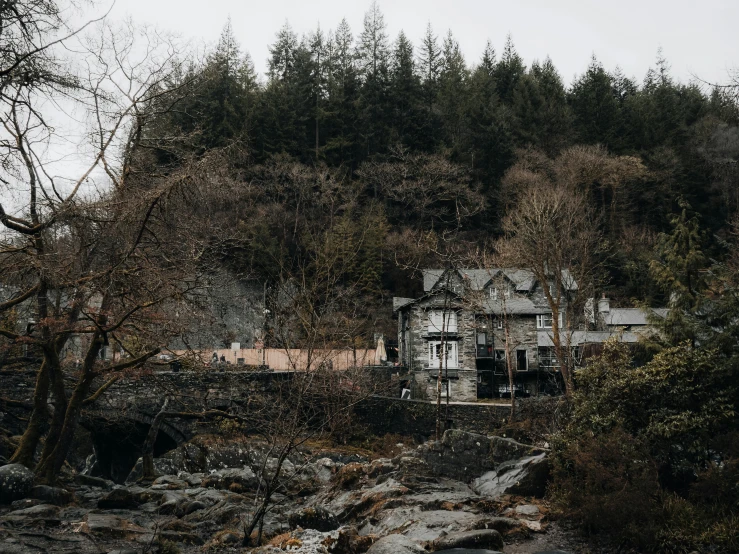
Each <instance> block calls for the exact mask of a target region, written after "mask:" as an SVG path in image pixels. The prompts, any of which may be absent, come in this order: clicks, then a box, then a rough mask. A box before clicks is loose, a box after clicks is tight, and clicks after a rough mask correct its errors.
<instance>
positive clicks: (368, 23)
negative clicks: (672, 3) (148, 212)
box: [149, 4, 739, 305]
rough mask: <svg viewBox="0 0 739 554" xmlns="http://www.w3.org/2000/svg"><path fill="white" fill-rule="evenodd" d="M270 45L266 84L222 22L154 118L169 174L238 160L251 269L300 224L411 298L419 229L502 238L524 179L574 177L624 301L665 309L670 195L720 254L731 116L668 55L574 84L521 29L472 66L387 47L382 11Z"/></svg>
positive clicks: (373, 284) (730, 108) (731, 102)
mask: <svg viewBox="0 0 739 554" xmlns="http://www.w3.org/2000/svg"><path fill="white" fill-rule="evenodd" d="M269 51H270V53H271V55H270V58H269V60H268V72H267V75H266V78H264V79H263V78H260V77H259V76H258V75H257V74H256V72H255V70H254V65H253V63H252V61H251V59H250V57H249V55H248V53H246V52H243V51H242V49H241V48H240V45H239V44H238V42H237V40H236V39H235V37H234V34H233V31H232V28H231V26H230V22H229V23H228V24H227V25H226V26H225V28H224V30H223V33H222V36H221V38H220V40H219V41H218V43H217V45H216V46H215V48H214V49H213V51H212V52H211V53H210V54H209V55H208V56H207V58H206V59H205V61H204V62H203V63H202V64H194V63H191V62H190V63H189V64H188V65H186V66H183V69H182V71H181V72H180V74H179V76H178V77H177V78H175V79H174V82H173V83H172V85H173V86H174V87H182V90H183V91H184V92H183V94H182V98H181V99H180V101H179V102H178V103H177V106H176V109H175V110H173V111H168V112H166V114H165V115H164V116H161V117H160V119H161V121H159V122H158V124H157V125H154V126H151V125H150V126H149V128H152V127H153V128H155V129H156V132H155V134H156V135H157V137H159V136H161V130H162V126H164V128H165V129H169V130H175V131H176V133H175V136H177V137H179V138H180V139H181V140H179V141H172V140H169V141H168V142H167V143H166V144H162V141H161V140H159V139H157V140H156V144H155V148H154V151H155V152H156V159H155V160H150V163H153V164H155V165H157V166H158V167H160V168H162V167H164V168H167V167H172V166H176V165H178V164H180V163H181V161H182V159H184V158H185V157H188V156H200V155H204V154H205V153H207V152H212V151H214V149H225V150H226V151H228V160H229V162H228V163H229V164H230V166H229V167H230V170H229V171H230V175H231V176H232V177H233V178H235V179H237V180H239V181H240V182H242V183H243V184H244V187H243V189H242V192H243V195H244V198H242V200H244V204H243V205H240V206H238V207H235V205H232V207H231V208H229V210H228V212H230V213H227V214H226V213H224V214H221V217H222V218H223V220H224V221H234V222H238V225H239V226H240V229H241V230H242V231H243V234H242V236H241V238H242V239H243V238H245V237H246V238H248V239H249V240H247V242H246V243H244V242H243V241H241V240H240V241H237V242H239V244H240V247H244V248H245V250H244V251H242V254H246V255H247V257H248V258H249V259H250V260H251V261H254V262H255V263H256V265H257V266H258V265H259V264H260V263H262V262H265V260H267V259H270V258H273V259H274V257H275V256H277V257H280V258H281V257H282V256H283V255H285V253H286V252H290V253H291V254H290V255H295V253H296V251H298V250H301V249H305V248H308V249H310V248H311V247H310V246H309V245H307V244H306V242H305V240H304V239H305V236H306V230H305V229H303V226H307V227H306V229H307V228H311V229H332V230H333V231H334V233H333V234H334V235H335V236H334V237H333V244H334V246H336V247H337V248H339V245H338V243H339V242H342V243H344V244H345V243H346V242H347V241H348V240H349V239H350V238H351V237H353V240H354V241H355V242H356V241H357V240H359V238H358V237H360V236H361V242H362V244H363V248H362V250H363V252H362V253H361V254H360V255H359V256H358V257H356V259H355V260H354V262H353V263H355V264H359V265H361V266H362V269H361V270H362V271H363V272H364V273H365V274H366V278H365V281H366V285H367V287H368V289H369V290H371V291H374V293H379V292H380V291H383V290H384V291H392V293H394V294H398V295H403V294H407V295H410V294H414V293H416V292H418V291H417V288H416V289H414V288H413V287H414V286H417V285H414V284H412V283H409V282H408V280H407V278H406V275H405V274H399V273H398V271H397V269H396V264H395V263H393V261H394V257H395V256H394V255H395V254H397V253H398V251H399V250H403V245H405V246H408V245H410V244H414V243H415V244H417V243H418V242H419V240H418V238H417V237H418V235H419V233H420V234H423V233H428V232H434V233H435V234H438V233H444V232H450V231H454V232H455V233H456V236H457V238H458V240H459V241H467V242H468V243H469V244H476V245H479V244H482V243H484V242H485V241H487V240H489V239H491V238H495V237H497V236H499V235H500V234H501V220H502V218H503V216H504V215H505V213H506V211H507V210H508V209H509V208H512V207H513V206H515V205H516V197H517V193H518V191H519V189H520V187H521V186H525V183H524V185H521V182H520V179H517V176H518V177H520V175H521V172H522V171H524V172H525V171H533V172H545V173H546V172H549V174H551V173H552V172H555V173H556V172H560V173H562V172H563V171H564V172H567V173H569V174H571V179H570V180H571V181H573V182H574V185H575V187H576V188H577V189H578V190H579V191H580V192H581V193H582V194H586V195H587V196H588V198H589V199H590V200H591V204H592V206H593V207H594V208H596V209H597V211H598V212H599V213H600V214H602V219H601V226H602V229H603V231H604V239H605V241H606V242H607V243H608V256H607V259H605V264H606V266H607V269H608V278H607V279H606V281H605V282H606V283H607V286H606V291H607V292H609V294H611V295H612V296H614V297H615V298H616V299H618V301H619V302H622V303H624V304H626V305H631V304H632V303H633V302H635V301H639V302H648V303H653V304H654V303H657V304H659V303H660V302H663V301H664V298H663V296H661V295H660V292H659V290H658V287H656V286H655V284H654V282H653V280H651V279H650V278H649V276H648V275H647V274H648V267H649V263H650V261H651V258H652V257H653V251H654V247H655V245H656V240H657V235H658V233H660V232H663V231H668V230H669V228H670V226H669V217H670V215H671V214H672V213H673V212H678V211H679V209H680V208H679V206H678V202H684V203H687V205H689V206H690V210H691V211H692V212H693V213H695V214H696V215H697V216H698V217H699V220H700V226H701V229H702V231H703V232H704V234H705V238H706V241H705V244H704V245H703V247H704V248H706V249H708V252H709V253H710V254H711V255H712V256H714V257H721V255H722V251H721V247H720V245H719V242H720V239H723V238H726V237H727V236H728V232H729V223H730V221H731V220H732V218H734V217H735V216H736V214H737V211H738V210H739V193H738V192H737V182H738V179H739V170H737V158H738V157H739V127H738V126H737V125H738V124H739V109H738V108H737V104H736V102H735V98H733V97H732V96H731V94H730V92H731V91H730V90H727V89H724V88H721V87H711V86H709V85H707V84H705V83H702V82H700V81H698V80H696V81H695V82H691V83H682V82H680V81H678V80H676V79H674V78H673V77H672V76H671V74H670V66H669V62H668V61H667V60H666V59H664V58H663V57H662V55H661V53H657V58H656V60H655V63H654V67H653V68H652V69H650V70H649V72H648V73H647V74H646V75H645V76H644V78H643V80H642V81H638V80H635V79H633V78H630V77H627V76H626V75H624V74H623V73H622V72H621V71H620V70H619V69H618V68H606V67H604V66H603V65H602V64H601V63H600V62H599V61H598V60H597V59H595V57H593V58H592V60H591V61H590V63H589V65H588V66H587V67H586V68H584V71H583V73H582V74H581V75H579V76H578V77H577V78H576V79H575V80H574V81H573V82H572V83H569V84H568V83H565V82H564V81H563V79H562V77H561V76H560V74H559V73H558V72H557V68H556V65H555V63H554V62H553V61H552V60H550V59H549V58H547V57H543V61H536V62H533V63H532V64H531V65H530V66H526V64H524V62H523V60H522V58H521V57H520V56H519V54H518V53H517V52H516V48H515V46H514V43H513V41H512V39H511V37H508V38H507V40H506V42H505V46H504V48H503V50H502V51H501V52H496V51H495V49H494V48H493V47H492V45H491V43H488V45H487V47H486V48H485V50H484V51H483V52H482V53H481V54H480V55H479V57H478V59H474V60H465V58H464V57H463V55H462V53H461V51H460V48H459V44H458V42H457V41H456V39H455V38H454V34H453V32H452V31H449V32H448V33H446V34H443V35H441V36H440V35H439V34H438V33H437V32H436V31H435V30H434V29H432V28H431V26H430V25H429V26H428V28H427V31H426V34H425V36H424V38H423V40H422V42H421V43H420V44H413V43H411V41H410V40H409V39H408V38H407V37H406V36H405V35H404V34H403V32H402V31H401V32H400V33H399V35H398V36H397V37H390V36H389V35H388V33H387V30H386V25H385V22H384V19H383V15H382V13H381V11H380V9H379V7H378V6H377V5H376V4H373V5H372V6H371V7H370V8H369V11H368V12H367V14H366V16H365V20H364V26H363V28H362V29H359V30H352V29H350V27H349V25H348V24H347V23H346V20H342V21H341V22H340V23H339V24H338V25H337V26H336V28H335V30H329V31H323V30H321V29H320V28H319V29H317V30H316V31H314V32H312V33H310V34H308V35H304V36H302V37H298V36H297V34H296V33H295V32H294V31H293V30H292V28H291V27H290V25H289V23H285V25H284V26H283V27H282V28H280V29H279V30H278V31H277V33H276V36H275V41H274V43H273V44H271V45H270V47H269ZM545 54H546V53H545V52H542V56H544V55H545ZM698 77H700V76H698ZM152 142H154V139H153V138H152ZM558 168H559V169H558ZM524 181H525V179H524ZM515 209H526V208H525V206H518V207H516V208H515ZM234 212H235V213H234ZM411 236H412V237H415V239H416V240H412V239H411V238H410V237H411ZM257 237H260V238H259V240H257ZM345 246H346V244H345ZM264 249H272V250H271V251H270V252H264ZM277 250H279V251H280V253H279V254H278V253H277ZM401 254H402V253H401ZM242 259H243V256H242ZM429 263H432V262H431V261H429ZM252 269H253V267H252ZM262 269H264V268H262ZM355 269H356V268H355Z"/></svg>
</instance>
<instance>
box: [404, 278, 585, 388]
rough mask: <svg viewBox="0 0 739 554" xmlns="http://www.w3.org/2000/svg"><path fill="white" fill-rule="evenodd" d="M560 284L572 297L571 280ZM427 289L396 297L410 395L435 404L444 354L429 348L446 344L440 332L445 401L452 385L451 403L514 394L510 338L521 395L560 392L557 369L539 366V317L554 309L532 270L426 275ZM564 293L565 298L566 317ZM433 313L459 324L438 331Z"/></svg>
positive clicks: (540, 320) (562, 306) (572, 286)
mask: <svg viewBox="0 0 739 554" xmlns="http://www.w3.org/2000/svg"><path fill="white" fill-rule="evenodd" d="M431 273H433V272H431ZM434 277H435V278H434ZM563 282H564V283H570V287H571V290H568V291H566V292H567V293H570V292H573V291H574V290H575V289H576V285H574V282H573V281H571V280H569V281H568V280H567V279H563ZM424 285H425V286H424V288H425V289H426V294H425V295H424V296H422V297H421V298H418V299H409V298H396V299H395V304H394V307H395V311H396V313H397V315H398V345H399V350H400V351H399V356H400V360H401V363H402V364H403V365H404V366H406V367H408V369H409V370H410V371H411V373H412V375H413V380H412V383H411V394H412V397H413V398H417V399H427V400H434V399H436V395H437V379H438V370H439V367H438V364H439V361H438V359H439V357H440V356H435V355H434V354H432V353H431V351H432V349H434V348H437V349H438V348H439V346H438V345H439V344H440V343H442V340H441V339H442V331H443V333H444V341H443V342H445V343H449V344H450V346H449V347H448V348H449V354H448V360H447V362H446V363H447V364H448V367H444V370H443V373H442V376H443V377H442V380H443V383H442V387H443V391H442V396H443V397H444V396H445V395H446V393H447V388H448V393H449V398H450V400H451V401H474V400H476V399H478V398H480V397H496V396H505V395H510V386H509V380H508V376H507V370H506V369H505V368H506V365H505V344H506V335H507V338H508V345H509V350H510V356H511V362H512V365H513V367H515V368H516V379H515V381H516V383H515V386H516V391H517V394H519V395H537V394H539V393H540V392H544V391H546V390H548V389H551V388H554V389H556V388H557V380H558V377H557V375H556V371H552V368H551V367H549V366H548V365H546V364H542V363H540V358H539V352H540V350H539V349H540V347H542V344H541V332H542V330H543V329H542V328H540V325H541V324H542V323H543V320H542V319H541V318H542V317H546V316H547V315H548V314H550V313H551V310H550V308H549V304H548V302H547V299H546V295H545V291H544V289H543V287H542V284H541V283H538V282H536V280H535V279H534V278H533V276H532V274H531V273H530V272H527V271H525V270H491V271H485V272H484V273H483V272H480V271H478V272H472V271H470V270H461V271H458V272H457V271H452V270H449V272H436V275H435V276H434V275H432V276H431V278H429V276H428V274H427V275H424ZM545 286H550V284H549V283H547V284H545ZM493 288H495V289H496V290H495V291H492V290H491V289H493ZM498 289H500V290H499V291H498ZM498 292H499V294H498ZM566 296H567V295H566V294H562V297H563V300H562V303H561V311H562V312H563V313H564V312H565V311H566V301H565V297H566ZM434 313H436V314H437V315H436V317H437V320H438V317H439V316H438V314H439V313H441V317H442V321H449V320H452V321H455V322H456V326H455V328H454V329H447V328H444V329H438V321H437V327H436V328H434V324H433V318H434ZM562 321H563V320H562ZM432 329H434V330H435V331H436V332H432ZM506 330H507V331H508V332H507V334H506ZM544 330H545V329H544ZM545 348H546V346H545ZM447 377H448V378H447Z"/></svg>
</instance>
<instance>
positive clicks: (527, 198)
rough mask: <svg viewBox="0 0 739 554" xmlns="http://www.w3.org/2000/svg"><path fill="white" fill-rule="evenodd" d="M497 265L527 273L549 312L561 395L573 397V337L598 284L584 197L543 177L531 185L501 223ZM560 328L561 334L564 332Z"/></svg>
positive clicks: (597, 237)
mask: <svg viewBox="0 0 739 554" xmlns="http://www.w3.org/2000/svg"><path fill="white" fill-rule="evenodd" d="M503 229H504V231H505V233H506V236H505V238H504V239H502V240H501V241H499V243H498V244H497V248H498V253H499V254H500V256H501V259H503V260H507V261H509V262H510V264H511V265H513V266H518V267H525V268H528V269H530V270H531V271H532V272H533V273H534V276H535V278H536V279H537V281H538V282H539V283H541V285H542V287H543V289H544V294H545V297H546V300H547V304H548V305H549V308H550V310H551V318H552V322H551V329H552V330H551V338H552V343H553V344H554V350H555V354H556V356H557V359H558V361H559V363H560V368H561V372H562V377H563V379H564V384H565V392H566V394H567V395H568V396H569V395H571V394H572V391H573V386H574V384H573V370H574V366H575V364H574V359H573V357H572V352H571V336H572V334H571V331H572V330H573V329H574V326H575V325H576V323H577V322H579V320H580V317H581V314H582V310H581V309H579V308H581V307H582V304H583V302H584V299H585V298H586V297H587V296H588V292H590V291H592V288H593V285H594V283H595V281H596V269H597V266H598V253H599V248H600V247H601V233H600V230H599V227H598V220H597V217H596V215H595V213H594V210H593V209H592V208H591V207H590V205H589V203H588V200H587V198H586V197H585V196H584V195H581V194H577V193H576V192H575V191H574V190H573V189H571V188H569V187H567V186H565V185H563V184H561V183H552V182H551V181H550V180H549V179H548V178H546V177H544V176H537V177H536V178H534V179H532V181H531V183H530V184H529V186H528V187H527V188H526V189H525V190H523V191H522V192H521V194H520V196H519V198H518V202H517V204H516V205H515V206H514V207H513V209H511V210H510V211H509V213H508V215H507V216H506V217H505V219H504V221H503ZM562 324H564V328H563V327H562Z"/></svg>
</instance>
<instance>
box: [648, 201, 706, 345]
mask: <svg viewBox="0 0 739 554" xmlns="http://www.w3.org/2000/svg"><path fill="white" fill-rule="evenodd" d="M678 206H679V208H680V212H679V213H677V214H672V215H671V216H670V218H669V220H670V226H671V227H672V231H671V232H670V234H666V233H661V234H660V235H659V238H658V242H657V249H656V253H657V259H655V260H653V261H652V263H651V264H650V267H649V270H650V273H651V275H652V277H653V279H654V280H655V281H656V282H657V284H658V285H659V286H660V288H661V289H662V291H663V292H664V293H665V295H666V296H667V297H668V303H667V304H668V307H669V311H668V313H667V315H666V316H665V317H664V319H661V318H657V319H656V320H655V323H656V324H657V326H658V328H659V329H660V330H661V331H662V333H663V334H664V336H665V337H666V338H667V340H668V341H669V342H670V343H671V344H674V345H677V344H678V343H680V342H682V341H685V340H689V341H691V343H692V344H693V346H695V344H696V340H698V339H699V338H700V334H701V333H700V330H699V318H700V315H701V308H702V305H703V300H704V292H705V290H706V282H705V278H704V274H703V270H704V269H705V268H706V267H707V265H708V260H707V259H706V256H705V255H704V254H703V245H704V244H705V235H704V233H703V232H702V231H701V229H700V224H699V222H698V216H697V215H695V214H692V213H691V212H692V210H691V207H690V205H689V204H688V203H687V202H685V201H684V200H683V199H680V200H679V201H678Z"/></svg>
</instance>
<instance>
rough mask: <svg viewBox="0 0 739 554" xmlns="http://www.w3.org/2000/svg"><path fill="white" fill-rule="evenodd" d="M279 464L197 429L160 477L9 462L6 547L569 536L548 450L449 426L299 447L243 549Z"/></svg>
mask: <svg viewBox="0 0 739 554" xmlns="http://www.w3.org/2000/svg"><path fill="white" fill-rule="evenodd" d="M275 464H276V460H275V459H274V458H271V457H270V456H269V450H268V449H267V447H266V445H264V444H262V443H260V442H258V441H245V442H230V443H215V444H208V443H207V441H203V440H200V441H198V440H196V441H192V442H190V443H186V444H184V445H182V446H180V447H178V448H177V449H175V450H173V451H171V452H169V453H167V454H166V455H165V456H163V457H160V458H158V459H156V460H155V466H156V469H157V471H158V472H159V473H160V474H161V476H160V477H158V478H157V479H156V480H155V481H153V482H152V483H142V482H139V481H137V479H138V478H139V476H140V464H137V466H136V467H135V468H134V470H133V471H132V472H131V475H129V477H128V479H127V480H126V483H125V484H122V485H117V484H114V483H113V482H112V481H108V480H105V479H101V478H99V477H95V476H94V460H90V463H89V464H88V467H87V468H86V470H85V471H84V472H83V473H80V474H71V473H70V474H68V475H65V477H64V480H63V481H62V483H61V486H60V487H58V488H52V487H33V488H32V487H31V486H29V484H31V483H30V482H29V480H28V472H27V470H25V469H24V468H22V467H11V466H5V467H4V468H0V474H2V473H3V472H4V473H5V474H8V475H11V474H12V475H13V476H14V477H10V478H7V479H5V481H3V480H2V478H0V488H2V490H3V493H2V494H4V495H5V496H3V498H5V499H6V500H5V504H4V505H2V506H1V507H0V553H19V554H20V553H26V552H33V551H46V552H60V553H72V552H75V553H82V554H87V553H93V552H95V553H99V552H119V553H122V552H127V553H131V554H132V553H134V552H136V553H142V552H182V553H188V552H202V551H203V549H205V551H214V552H217V551H224V552H242V551H243V552H249V551H252V552H263V553H266V552H270V553H277V552H284V551H289V552H299V553H305V554H308V553H347V554H350V553H351V554H355V553H357V554H358V553H362V552H370V554H378V553H379V554H382V553H384V552H397V553H402V552H422V551H437V552H443V551H446V550H449V549H459V548H463V549H472V550H454V552H457V553H459V552H467V551H469V552H477V553H484V552H486V551H487V552H491V551H503V552H518V553H522V552H536V551H545V550H548V549H552V548H554V547H557V548H559V547H561V546H562V545H566V544H568V539H566V537H565V536H564V535H563V534H562V533H561V532H560V531H559V530H558V529H557V528H556V526H554V527H553V526H552V524H551V523H550V522H549V521H548V518H547V505H546V503H545V502H544V501H542V500H541V498H540V497H541V496H542V493H543V491H544V487H545V484H546V479H547V475H548V462H547V452H546V450H544V449H540V448H535V447H532V446H528V445H524V444H520V443H517V442H515V441H512V440H510V439H504V438H501V437H487V436H484V435H476V434H472V433H465V432H460V431H448V432H447V433H446V434H445V435H444V437H443V440H441V441H438V442H429V443H426V444H424V445H422V446H420V447H418V448H414V449H411V448H407V449H404V451H403V452H402V453H401V454H400V455H398V456H395V457H394V458H378V459H374V460H369V459H367V458H364V457H362V456H358V455H356V454H351V455H347V454H346V453H341V452H333V451H326V450H320V449H314V450H311V449H307V448H306V449H303V450H301V451H300V452H295V453H294V454H293V455H292V456H290V458H289V459H287V460H286V461H285V463H284V466H283V468H282V471H283V474H284V476H285V478H284V479H283V486H282V487H281V489H280V490H279V492H278V493H277V494H276V495H275V497H274V499H273V500H274V502H273V504H272V506H271V509H270V511H269V512H268V513H267V516H266V517H265V520H264V537H265V542H268V544H266V545H264V546H261V547H259V548H251V549H248V548H242V547H241V543H242V539H243V527H244V523H243V522H244V520H245V519H246V517H247V516H248V514H249V513H250V512H252V511H253V510H254V507H255V496H256V495H257V494H258V492H259V491H261V490H262V489H263V486H264V483H263V480H262V475H264V473H263V470H264V468H267V474H269V471H270V470H271V468H273V467H274V465H275ZM91 473H92V474H93V475H91ZM19 487H20V489H22V490H19ZM11 493H12V494H11ZM547 537H549V538H551V539H552V540H548V539H547ZM527 544H528V545H530V546H531V549H529V550H527V549H526V548H527V546H526V545H527ZM568 548H572V547H571V546H570V547H568Z"/></svg>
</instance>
